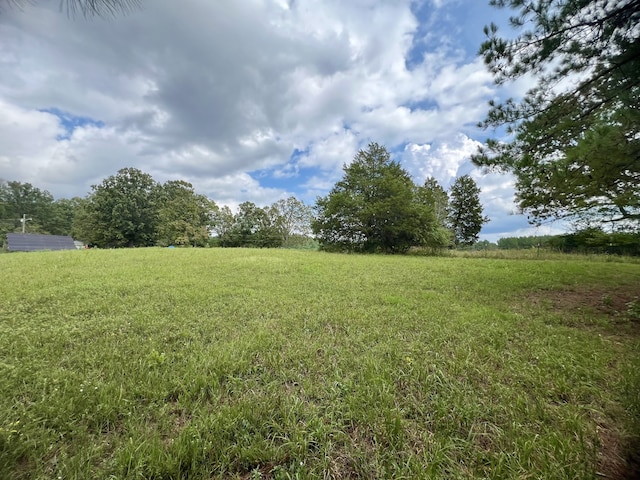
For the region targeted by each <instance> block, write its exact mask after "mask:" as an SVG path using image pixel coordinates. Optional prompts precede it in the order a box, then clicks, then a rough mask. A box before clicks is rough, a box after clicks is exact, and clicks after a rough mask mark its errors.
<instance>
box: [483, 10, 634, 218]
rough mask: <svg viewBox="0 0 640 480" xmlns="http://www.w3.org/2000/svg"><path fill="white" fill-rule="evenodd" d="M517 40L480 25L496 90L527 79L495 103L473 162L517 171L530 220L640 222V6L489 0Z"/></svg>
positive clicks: (520, 194)
mask: <svg viewBox="0 0 640 480" xmlns="http://www.w3.org/2000/svg"><path fill="white" fill-rule="evenodd" d="M491 4H492V5H494V6H496V7H509V8H511V9H513V10H515V11H516V14H515V15H514V16H513V17H512V18H511V24H512V26H513V27H515V28H516V29H518V30H519V32H520V34H519V35H517V36H516V37H515V38H513V39H507V38H503V37H501V36H500V35H499V34H498V29H497V27H496V26H495V25H493V24H492V25H490V26H488V27H485V33H486V34H487V37H488V38H487V40H486V41H485V42H484V43H483V45H482V47H481V49H480V53H481V54H482V55H483V56H484V60H485V62H486V64H487V66H488V68H489V70H490V71H491V72H492V73H493V74H494V76H495V80H496V82H497V83H498V84H501V83H504V82H507V81H509V80H513V79H516V78H519V77H521V76H523V75H526V74H530V75H533V76H534V77H535V79H536V82H537V83H536V86H535V87H534V88H533V89H531V90H530V91H529V92H528V93H527V95H526V96H525V97H524V99H522V100H521V101H519V102H517V101H514V100H512V99H510V100H508V101H506V102H504V103H501V104H497V103H492V104H491V109H490V111H489V114H488V115H487V118H486V119H485V121H484V122H483V123H482V124H481V125H482V126H483V127H485V128H488V127H493V128H495V127H501V126H506V127H507V133H508V134H509V135H510V137H509V138H510V140H509V141H507V142H501V141H498V140H496V139H489V140H488V141H487V142H486V145H485V147H484V148H483V149H481V151H480V152H479V153H478V154H477V155H475V156H474V157H473V161H474V162H475V163H476V164H477V165H481V166H487V167H492V168H497V169H499V170H502V171H508V172H513V173H514V174H515V176H516V179H517V185H516V188H517V200H518V202H519V205H520V207H521V208H522V210H523V211H525V212H527V213H529V214H530V215H531V216H530V220H531V221H532V222H540V221H542V220H545V219H556V218H566V217H573V216H591V217H595V218H598V219H600V220H605V221H632V222H638V221H640V201H639V198H640V129H639V126H640V41H639V40H640V29H639V28H638V25H639V24H640V0H619V1H610V0H535V1H534V0H529V1H526V0H492V1H491Z"/></svg>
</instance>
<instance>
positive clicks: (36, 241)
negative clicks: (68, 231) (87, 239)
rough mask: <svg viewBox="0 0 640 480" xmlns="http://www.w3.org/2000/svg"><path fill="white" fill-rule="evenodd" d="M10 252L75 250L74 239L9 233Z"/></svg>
mask: <svg viewBox="0 0 640 480" xmlns="http://www.w3.org/2000/svg"><path fill="white" fill-rule="evenodd" d="M7 244H8V250H9V251H10V252H35V251H38V250H75V249H76V246H75V244H74V243H73V238H71V237H68V236H65V235H41V234H36V233H7Z"/></svg>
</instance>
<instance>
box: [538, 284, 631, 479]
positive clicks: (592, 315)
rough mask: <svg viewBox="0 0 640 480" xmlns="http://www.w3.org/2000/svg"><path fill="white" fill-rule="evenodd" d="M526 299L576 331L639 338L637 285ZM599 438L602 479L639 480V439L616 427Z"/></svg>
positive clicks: (601, 429) (600, 431) (574, 290)
mask: <svg viewBox="0 0 640 480" xmlns="http://www.w3.org/2000/svg"><path fill="white" fill-rule="evenodd" d="M526 300H527V303H528V304H529V305H531V306H534V307H537V308H540V309H542V310H546V311H550V312H552V313H554V314H557V315H560V316H562V317H563V321H562V323H563V324H566V325H568V326H572V327H577V328H595V329H596V330H597V331H598V332H599V333H602V334H604V335H607V336H608V337H609V338H611V339H613V340H616V343H618V341H620V342H624V341H626V340H628V339H629V338H630V337H634V338H637V337H639V336H640V286H638V285H618V286H616V287H608V286H593V285H591V286H576V287H571V288H567V289H561V290H537V291H534V292H531V293H529V294H528V295H527V299H526ZM598 320H599V321H598ZM618 344H620V343H618ZM598 439H599V443H600V452H599V454H598V465H597V472H598V477H599V478H609V479H616V480H622V479H640V454H638V453H637V452H638V451H640V449H639V447H640V445H639V439H638V438H636V437H633V438H624V437H623V436H622V435H620V433H619V432H618V431H617V430H616V429H615V428H609V427H607V426H606V425H599V428H598Z"/></svg>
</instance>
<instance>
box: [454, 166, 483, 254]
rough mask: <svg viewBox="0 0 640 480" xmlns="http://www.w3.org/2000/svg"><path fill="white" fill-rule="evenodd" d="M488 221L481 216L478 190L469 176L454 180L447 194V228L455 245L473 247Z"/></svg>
mask: <svg viewBox="0 0 640 480" xmlns="http://www.w3.org/2000/svg"><path fill="white" fill-rule="evenodd" d="M488 221H489V219H488V218H487V217H485V216H484V215H483V214H482V204H481V203H480V188H479V187H478V185H477V184H476V182H475V181H474V180H473V178H471V177H470V176H469V175H463V176H462V177H458V178H456V181H455V182H454V183H453V185H452V186H451V190H450V192H449V226H450V228H451V230H452V231H453V237H454V242H455V244H456V245H460V246H466V245H473V244H474V243H476V242H477V241H478V235H479V234H480V230H482V225H483V224H485V223H487V222H488Z"/></svg>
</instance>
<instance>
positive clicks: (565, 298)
mask: <svg viewBox="0 0 640 480" xmlns="http://www.w3.org/2000/svg"><path fill="white" fill-rule="evenodd" d="M527 300H528V301H529V302H530V303H531V304H533V305H534V306H540V307H544V308H549V309H551V310H552V311H554V312H556V313H564V314H569V315H571V316H575V315H580V314H594V315H600V316H604V317H609V318H610V319H617V320H623V321H631V323H632V324H635V326H636V333H640V318H637V316H638V315H640V312H639V310H640V286H637V285H620V286H617V287H615V288H614V287H605V286H593V285H591V286H578V287H572V288H567V289H562V290H537V291H534V292H531V293H530V294H529V295H528V296H527Z"/></svg>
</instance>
